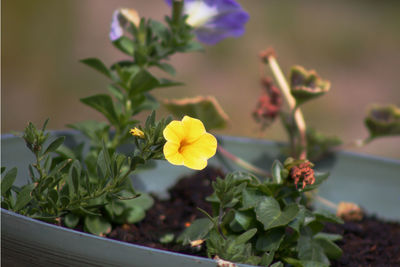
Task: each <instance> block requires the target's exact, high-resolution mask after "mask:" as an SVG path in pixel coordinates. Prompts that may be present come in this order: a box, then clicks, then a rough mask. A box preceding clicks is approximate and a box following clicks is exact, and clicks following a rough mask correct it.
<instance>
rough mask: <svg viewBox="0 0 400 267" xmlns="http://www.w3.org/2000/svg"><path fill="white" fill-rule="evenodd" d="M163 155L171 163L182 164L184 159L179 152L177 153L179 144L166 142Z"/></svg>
mask: <svg viewBox="0 0 400 267" xmlns="http://www.w3.org/2000/svg"><path fill="white" fill-rule="evenodd" d="M163 152H164V156H165V159H166V160H168V162H169V163H171V164H173V165H183V163H184V160H183V156H182V154H181V153H179V144H176V143H173V142H167V143H166V144H165V145H164V149H163Z"/></svg>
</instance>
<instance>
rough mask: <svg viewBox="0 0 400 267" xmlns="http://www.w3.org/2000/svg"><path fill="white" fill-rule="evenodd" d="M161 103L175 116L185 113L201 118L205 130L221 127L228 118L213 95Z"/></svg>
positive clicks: (179, 116) (178, 116)
mask: <svg viewBox="0 0 400 267" xmlns="http://www.w3.org/2000/svg"><path fill="white" fill-rule="evenodd" d="M163 104H164V106H165V107H166V108H167V109H168V110H169V111H170V112H171V113H172V114H173V115H174V116H175V117H176V118H179V119H181V118H182V117H183V116H185V115H187V116H190V117H192V118H196V119H199V120H201V121H202V122H203V123H204V126H205V127H206V129H207V130H212V129H222V128H224V127H225V126H226V124H227V122H228V120H229V118H228V116H227V115H226V113H225V112H224V111H223V110H222V108H221V106H220V105H219V103H218V101H217V100H216V99H215V97H213V96H208V97H201V96H199V97H195V98H186V99H180V100H164V102H163Z"/></svg>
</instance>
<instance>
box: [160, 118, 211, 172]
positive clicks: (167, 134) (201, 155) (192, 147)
mask: <svg viewBox="0 0 400 267" xmlns="http://www.w3.org/2000/svg"><path fill="white" fill-rule="evenodd" d="M163 134H164V138H165V139H166V140H167V142H166V143H165V145H164V149H163V152H164V156H165V159H166V160H167V161H169V162H170V163H171V164H174V165H185V166H186V167H188V168H191V169H195V170H201V169H204V168H205V167H206V166H207V160H208V159H209V158H211V157H212V156H214V154H215V152H216V150H217V139H216V138H215V137H214V136H213V135H211V134H209V133H207V132H206V130H205V128H204V125H203V123H202V122H201V121H200V120H198V119H194V118H191V117H189V116H185V117H184V118H183V119H182V121H172V122H171V123H169V124H168V125H167V127H165V129H164V131H163Z"/></svg>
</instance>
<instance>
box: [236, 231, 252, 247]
mask: <svg viewBox="0 0 400 267" xmlns="http://www.w3.org/2000/svg"><path fill="white" fill-rule="evenodd" d="M256 233H257V228H253V229H250V230H248V231H246V232H244V233H243V234H241V235H239V236H237V237H236V238H235V243H236V245H240V244H244V243H246V242H247V241H249V240H250V239H251V238H252V237H253V236H254V235H255V234H256Z"/></svg>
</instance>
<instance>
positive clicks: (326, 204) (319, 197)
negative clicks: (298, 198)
mask: <svg viewBox="0 0 400 267" xmlns="http://www.w3.org/2000/svg"><path fill="white" fill-rule="evenodd" d="M315 199H316V200H317V201H319V202H321V203H322V204H324V205H325V206H327V207H330V208H332V209H334V210H336V209H337V207H338V205H337V204H336V203H333V202H332V201H330V200H327V199H326V198H323V197H321V196H318V195H316V196H315Z"/></svg>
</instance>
